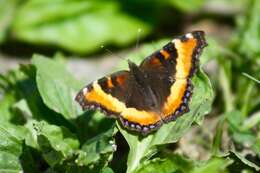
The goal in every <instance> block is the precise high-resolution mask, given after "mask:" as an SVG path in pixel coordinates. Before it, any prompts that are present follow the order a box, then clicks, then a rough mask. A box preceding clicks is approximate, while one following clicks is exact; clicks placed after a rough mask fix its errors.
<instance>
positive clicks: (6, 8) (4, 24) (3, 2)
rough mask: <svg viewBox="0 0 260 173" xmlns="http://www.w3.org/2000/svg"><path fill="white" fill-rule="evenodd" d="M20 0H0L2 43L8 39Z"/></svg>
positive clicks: (0, 35) (0, 39)
mask: <svg viewBox="0 0 260 173" xmlns="http://www.w3.org/2000/svg"><path fill="white" fill-rule="evenodd" d="M18 1H19V0H0V43H2V42H3V41H4V39H5V38H6V32H7V30H8V28H9V26H10V25H11V22H12V20H13V17H14V12H15V10H16V5H17V2H18Z"/></svg>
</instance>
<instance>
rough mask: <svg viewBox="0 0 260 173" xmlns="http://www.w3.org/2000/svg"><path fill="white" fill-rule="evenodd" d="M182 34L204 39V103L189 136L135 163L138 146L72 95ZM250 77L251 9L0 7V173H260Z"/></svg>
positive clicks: (234, 4)
mask: <svg viewBox="0 0 260 173" xmlns="http://www.w3.org/2000/svg"><path fill="white" fill-rule="evenodd" d="M193 30H203V31H205V32H206V39H207V42H208V44H209V45H208V47H206V48H205V51H204V52H203V55H202V57H201V64H202V68H203V69H204V71H205V72H206V74H207V75H208V77H209V79H210V81H211V84H212V88H213V91H214V100H213V104H212V107H211V111H210V113H209V114H208V115H207V116H205V118H204V115H200V116H199V118H198V119H199V120H198V119H197V120H193V121H192V122H191V123H190V124H189V127H187V129H189V130H186V131H185V130H183V131H182V132H180V133H177V134H176V136H178V135H179V136H178V137H175V138H174V140H173V138H171V140H170V139H168V142H167V140H165V141H164V142H161V143H160V142H159V144H158V141H157V143H156V142H155V143H156V145H157V144H158V145H160V146H159V147H157V148H156V150H154V146H155V144H151V143H150V144H147V143H148V142H147V141H146V144H147V148H148V149H147V148H146V150H145V151H144V154H143V155H140V154H139V155H138V152H137V151H134V150H133V148H131V146H134V145H137V144H140V146H141V148H142V147H144V143H145V140H143V141H142V140H139V139H138V138H134V137H133V136H131V135H130V136H128V135H129V134H127V132H125V131H123V130H122V129H119V130H120V132H121V133H122V134H119V133H116V132H114V131H113V130H109V129H116V128H114V121H113V120H108V119H105V118H104V117H103V115H101V114H99V113H94V112H88V113H86V114H82V112H79V111H78V110H77V108H76V106H75V105H74V104H75V103H74V102H73V101H72V99H73V98H72V97H73V95H72V94H71V93H73V92H74V91H75V92H76V91H77V90H78V89H80V88H81V87H82V86H83V85H84V84H87V83H88V82H90V81H92V80H95V79H96V78H99V77H102V76H103V75H106V74H108V73H111V72H112V71H115V69H118V68H122V67H124V68H126V62H125V61H124V60H122V58H120V57H124V58H131V59H133V60H135V61H137V62H138V61H140V60H142V59H143V58H145V57H146V56H148V55H149V54H151V53H152V52H153V51H155V50H157V49H160V47H161V46H162V45H164V44H165V43H167V42H168V41H169V40H171V39H172V38H173V37H174V36H178V35H182V34H185V33H187V32H190V31H193ZM107 49H109V51H110V52H113V53H109V51H107ZM57 52H58V54H57ZM35 53H37V54H38V55H34V54H35ZM39 54H41V55H43V56H44V57H43V56H41V55H39ZM33 55H34V56H33ZM32 56H33V60H32V62H30V61H31V57H32ZM19 64H23V65H20V66H19ZM67 67H68V71H69V72H68V71H67V70H66V68H67ZM36 72H37V74H36ZM70 73H72V75H71V74H70ZM198 76H199V77H201V76H203V75H202V74H199V75H198ZM199 77H198V78H199ZM57 78H58V82H57V81H56V79H57ZM75 78H77V79H78V80H79V79H80V80H81V82H79V81H78V80H76V79H75ZM203 78H204V79H206V77H205V76H204V77H203ZM59 79H61V80H60V81H59ZM259 80H260V1H258V0H185V1H184V0H0V141H2V142H0V172H19V171H21V170H24V171H25V172H30V171H31V172H52V171H53V172H82V171H83V172H84V171H85V172H91V171H94V172H95V171H96V172H101V171H103V172H104V173H112V172H125V171H126V170H127V171H128V172H130V173H131V172H140V173H142V172H144V173H146V172H155V171H156V172H162V173H170V172H174V173H175V172H176V173H179V172H185V173H186V172H190V173H193V172H196V173H204V172H216V173H218V172H219V173H222V172H225V173H226V172H231V173H233V172H234V173H240V172H241V173H251V172H257V171H260V81H259ZM21 81H22V82H21ZM49 81H51V82H49ZM204 82H205V81H204ZM53 86H55V87H57V88H55V90H51V89H52V88H53ZM48 89H50V90H48ZM59 91H60V93H59ZM72 91H73V92H72ZM198 91H201V90H199V89H198ZM48 92H49V93H48ZM63 93H64V94H63ZM55 94H56V95H55ZM59 94H60V95H59ZM200 94H201V93H200ZM57 95H59V96H61V100H59V99H56V98H57V97H54V96H57ZM74 95H75V93H74ZM52 96H53V97H52ZM211 97H212V96H211ZM211 97H210V98H211ZM212 98H213V97H212ZM209 104H210V103H209ZM208 106H210V105H208ZM206 109H207V111H208V110H209V108H206ZM207 111H204V113H205V112H207ZM81 114H82V115H81ZM91 117H95V118H91ZM183 119H184V120H187V119H186V118H183ZM203 119H204V121H202V120H203ZM42 121H43V122H44V123H42ZM195 122H196V123H195ZM191 124H194V125H193V126H191ZM195 124H199V125H200V126H197V125H195ZM180 126H181V125H180ZM190 126H191V128H190ZM174 127H176V129H178V126H174ZM181 128H183V127H180V129H181ZM39 129H41V130H39ZM39 131H41V132H39ZM184 131H185V133H184ZM25 134H26V135H25ZM36 134H37V135H36ZM115 134H116V135H115ZM35 135H36V136H37V138H35ZM114 136H115V137H114ZM33 139H34V140H33ZM111 140H112V141H113V142H115V143H116V144H117V151H114V150H113V147H111V145H110V143H109V142H110V141H111ZM148 140H149V139H148ZM3 141H7V142H3ZM100 141H101V142H100ZM131 141H132V143H131ZM169 141H171V142H169ZM99 142H100V143H99ZM139 142H140V143H139ZM142 142H143V143H142ZM58 144H59V146H61V147H60V148H59V147H58V146H57V145H58ZM128 145H129V146H130V148H129V147H128ZM162 145H163V147H162ZM96 146H101V147H100V148H98V149H95V147H96ZM128 151H130V154H129V155H128ZM84 152H86V153H87V156H85V155H84ZM21 153H22V154H21ZM88 153H89V154H90V156H88ZM135 156H136V157H135ZM6 158H8V159H6ZM18 158H19V159H18ZM76 158H77V159H78V160H79V163H80V164H79V163H76V164H75V163H74V162H73V164H72V161H74V160H77V159H76ZM127 158H128V161H127ZM136 158H138V159H139V160H138V161H140V163H139V165H138V167H137V166H136V165H135V166H136V167H134V164H133V162H134V161H133V159H136ZM131 159H132V161H131ZM32 165H34V166H32Z"/></svg>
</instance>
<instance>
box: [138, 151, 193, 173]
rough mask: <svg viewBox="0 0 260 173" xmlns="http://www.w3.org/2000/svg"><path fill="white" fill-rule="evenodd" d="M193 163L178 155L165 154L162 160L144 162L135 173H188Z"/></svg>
mask: <svg viewBox="0 0 260 173" xmlns="http://www.w3.org/2000/svg"><path fill="white" fill-rule="evenodd" d="M193 166H194V163H193V162H192V161H190V160H188V159H186V158H184V157H183V156H181V155H178V154H167V155H166V157H163V158H154V159H152V160H148V161H146V162H144V163H143V164H142V165H141V166H140V167H139V168H138V169H137V171H135V173H150V172H158V173H188V172H189V171H190V170H191V169H192V168H193Z"/></svg>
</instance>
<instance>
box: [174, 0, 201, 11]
mask: <svg viewBox="0 0 260 173" xmlns="http://www.w3.org/2000/svg"><path fill="white" fill-rule="evenodd" d="M204 1H205V0H187V1H178V0H170V2H171V4H172V5H173V6H174V7H176V8H178V9H180V10H183V11H196V10H198V9H199V8H200V7H202V5H203V4H204Z"/></svg>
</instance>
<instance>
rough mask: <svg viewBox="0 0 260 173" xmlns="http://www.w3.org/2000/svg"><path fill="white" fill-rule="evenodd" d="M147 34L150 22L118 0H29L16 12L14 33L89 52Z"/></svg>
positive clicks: (78, 51)
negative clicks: (122, 6) (131, 13)
mask: <svg viewBox="0 0 260 173" xmlns="http://www.w3.org/2000/svg"><path fill="white" fill-rule="evenodd" d="M139 28H140V29H142V32H141V33H140V34H141V36H145V35H147V34H148V32H149V30H150V26H148V25H147V24H146V23H145V22H142V21H140V20H139V19H138V18H134V17H131V16H129V15H127V14H125V13H123V12H122V11H121V10H120V8H119V4H118V3H117V2H116V1H84V0H78V1H75V0H66V1H60V0H46V1H35V0H29V1H27V3H25V4H24V5H23V7H21V8H20V10H19V11H18V12H17V16H16V20H15V22H14V25H13V34H14V35H15V37H16V38H17V39H20V40H23V41H26V42H30V43H35V44H52V45H57V46H60V47H62V48H65V49H67V50H70V51H73V52H77V53H89V52H92V51H95V50H98V49H100V46H101V45H104V44H111V43H112V44H115V45H118V46H122V45H126V44H128V43H130V42H132V41H135V40H136V35H137V31H138V29H139Z"/></svg>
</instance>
